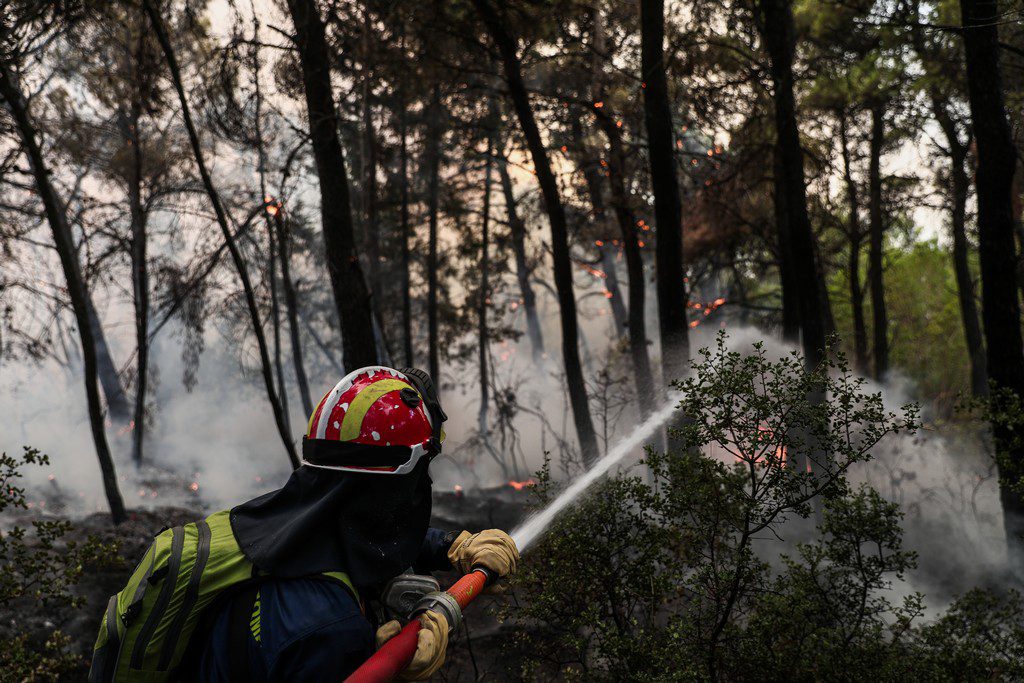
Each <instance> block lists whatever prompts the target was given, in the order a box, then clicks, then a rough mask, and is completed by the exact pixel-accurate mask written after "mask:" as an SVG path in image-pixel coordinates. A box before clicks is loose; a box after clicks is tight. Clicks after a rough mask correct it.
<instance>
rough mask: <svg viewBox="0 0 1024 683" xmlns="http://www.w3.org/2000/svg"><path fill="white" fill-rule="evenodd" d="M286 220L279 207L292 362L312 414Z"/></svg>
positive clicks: (306, 408) (276, 218) (277, 220)
mask: <svg viewBox="0 0 1024 683" xmlns="http://www.w3.org/2000/svg"><path fill="white" fill-rule="evenodd" d="M286 220H287V219H286V218H285V216H284V209H283V208H282V207H278V210H277V212H276V213H275V214H274V226H275V227H276V229H277V244H278V257H279V258H280V259H281V287H282V289H284V307H285V312H286V313H287V315H288V331H289V334H290V337H291V344H292V364H293V365H294V366H295V382H296V384H298V385H299V398H300V399H301V400H302V410H303V411H304V412H305V414H306V415H312V414H313V401H312V400H311V398H312V397H311V396H310V393H309V378H308V377H307V375H306V363H305V361H304V360H303V354H302V336H301V334H300V332H299V302H298V299H297V297H296V296H295V284H294V282H293V280H292V264H291V260H292V257H291V251H290V250H291V235H290V234H289V230H288V227H287V225H286Z"/></svg>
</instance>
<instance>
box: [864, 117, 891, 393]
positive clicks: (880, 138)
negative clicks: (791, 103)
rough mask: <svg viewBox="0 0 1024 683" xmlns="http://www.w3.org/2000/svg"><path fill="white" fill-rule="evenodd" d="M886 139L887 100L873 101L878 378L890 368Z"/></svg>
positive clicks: (871, 269) (872, 252) (872, 266)
mask: <svg viewBox="0 0 1024 683" xmlns="http://www.w3.org/2000/svg"><path fill="white" fill-rule="evenodd" d="M884 142H885V102H884V101H882V100H878V101H876V102H874V103H872V105H871V143H870V158H869V160H868V214H869V218H870V220H871V244H870V249H869V251H868V258H869V263H868V275H869V283H870V286H871V320H872V324H871V332H872V337H873V340H874V344H873V351H874V357H875V375H874V377H875V379H876V380H878V381H883V380H885V377H886V375H887V374H888V372H889V316H888V314H887V313H886V310H885V285H884V282H883V274H882V268H883V263H882V258H883V255H884V248H885V228H886V225H885V223H886V220H885V211H884V208H883V206H882V145H883V144H884Z"/></svg>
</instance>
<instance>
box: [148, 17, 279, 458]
mask: <svg viewBox="0 0 1024 683" xmlns="http://www.w3.org/2000/svg"><path fill="white" fill-rule="evenodd" d="M142 4H143V7H144V8H145V10H146V14H148V15H149V20H150V22H152V24H153V30H154V32H155V33H156V37H157V40H158V41H159V43H160V47H161V49H162V50H163V53H164V58H165V59H166V61H167V66H168V70H169V71H170V75H171V82H172V84H173V85H174V90H175V91H176V93H177V95H178V102H179V103H180V104H181V116H182V119H183V120H184V122H185V129H186V131H188V139H189V143H190V144H191V146H192V154H193V156H194V157H195V161H196V166H197V167H198V169H199V176H200V177H201V178H202V182H203V188H204V189H205V190H206V194H207V196H208V197H209V198H210V204H212V205H213V212H214V214H215V215H216V216H217V224H218V225H219V226H220V230H221V234H222V235H223V236H224V242H225V244H226V245H227V247H228V251H229V252H230V253H231V259H232V261H233V262H234V265H235V270H237V271H238V279H239V280H240V281H241V284H242V290H243V292H244V294H245V304H246V308H247V309H248V312H249V319H250V322H251V324H252V330H253V334H254V335H255V337H256V345H257V347H258V349H259V355H260V368H261V370H262V374H263V383H264V386H265V387H266V390H267V400H268V401H269V402H270V407H271V410H272V411H273V413H274V421H275V422H276V423H277V431H278V433H279V434H280V435H281V441H282V442H283V443H284V447H285V451H286V452H287V453H288V460H289V461H290V462H291V464H292V467H296V468H297V467H298V466H299V457H298V455H297V454H296V452H295V444H294V443H292V437H291V428H290V427H289V425H288V417H287V415H285V413H284V409H283V407H282V405H281V401H280V399H279V398H278V395H277V391H276V390H275V389H274V377H273V374H272V369H271V364H270V353H269V351H268V349H267V338H266V334H265V333H264V331H263V324H262V322H261V321H260V312H259V308H258V307H257V305H256V294H255V292H254V291H253V287H252V282H251V281H250V279H249V271H248V269H247V268H246V265H245V260H244V259H243V258H242V252H241V251H240V250H239V249H238V245H237V244H235V238H234V236H233V235H232V234H231V229H230V228H229V227H228V217H227V214H226V213H225V212H224V206H223V205H222V204H221V201H220V195H219V194H218V193H217V190H216V188H215V187H214V186H213V179H212V178H211V177H210V172H209V170H208V169H207V168H206V160H205V158H204V155H203V148H202V145H201V144H200V142H199V134H198V133H197V132H196V127H195V125H194V124H193V122H192V111H191V108H190V107H189V104H188V98H187V97H186V96H185V88H184V86H183V85H182V81H181V70H180V69H179V68H178V60H177V57H176V56H175V54H174V48H173V46H172V45H171V41H170V38H169V37H168V35H167V29H166V28H165V27H164V23H163V19H161V17H160V14H159V13H158V12H157V10H156V8H155V7H154V6H153V4H152V0H143V1H142Z"/></svg>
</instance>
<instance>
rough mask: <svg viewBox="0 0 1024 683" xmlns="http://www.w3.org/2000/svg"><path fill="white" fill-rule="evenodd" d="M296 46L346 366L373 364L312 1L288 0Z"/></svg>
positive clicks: (322, 39) (369, 321)
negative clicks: (318, 181) (318, 182)
mask: <svg viewBox="0 0 1024 683" xmlns="http://www.w3.org/2000/svg"><path fill="white" fill-rule="evenodd" d="M288 9H289V11H290V13H291V17H292V22H293V23H294V25H295V46H296V48H297V50H298V56H299V61H300V62H301V64H302V82H303V85H304V86H305V94H306V109H307V112H308V115H309V134H310V142H311V144H312V146H313V156H314V158H315V160H316V170H317V177H318V178H319V179H320V215H321V221H322V223H323V233H324V246H325V252H326V259H327V270H328V272H329V274H330V276H331V286H332V288H333V290H334V301H335V304H336V306H337V309H338V319H339V321H340V323H341V330H342V343H343V348H344V358H345V367H346V368H348V369H349V370H355V369H357V368H360V367H363V366H366V365H376V363H377V360H378V358H377V346H376V340H375V338H374V327H373V314H372V311H371V302H370V292H369V290H368V289H367V286H366V280H365V278H364V277H363V269H362V266H360V264H359V255H358V253H357V252H356V242H355V232H354V230H353V228H352V208H351V201H350V198H349V191H348V178H347V177H346V176H345V155H344V153H343V152H342V149H341V142H340V141H339V140H338V131H337V126H338V117H337V111H336V110H335V107H334V95H333V93H332V90H331V68H330V59H329V56H328V51H327V38H326V35H325V32H324V24H323V20H322V19H321V17H320V13H319V10H318V9H317V5H316V2H315V0H288Z"/></svg>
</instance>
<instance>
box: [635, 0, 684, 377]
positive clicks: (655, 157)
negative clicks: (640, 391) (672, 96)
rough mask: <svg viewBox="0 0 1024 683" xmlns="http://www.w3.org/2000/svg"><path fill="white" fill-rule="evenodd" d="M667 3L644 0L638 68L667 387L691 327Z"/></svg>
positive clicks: (680, 365)
mask: <svg viewBox="0 0 1024 683" xmlns="http://www.w3.org/2000/svg"><path fill="white" fill-rule="evenodd" d="M664 42H665V3H664V0H640V69H641V81H642V85H641V87H642V88H643V91H644V121H645V123H646V126H647V147H648V155H647V156H648V159H649V160H650V165H651V189H652V190H653V192H654V220H655V223H656V227H657V230H658V235H657V245H656V247H655V264H656V266H657V278H658V279H657V288H658V325H659V330H660V332H661V372H662V381H663V383H664V384H665V385H666V386H667V385H668V384H670V383H671V382H672V381H673V380H676V379H679V378H680V377H682V375H683V373H684V372H686V364H687V361H688V359H689V355H690V349H689V327H688V324H687V322H686V306H687V303H688V302H687V294H686V269H685V267H684V264H683V207H682V198H681V196H680V194H679V181H678V179H677V177H676V162H675V151H674V147H673V141H672V107H671V104H670V101H669V93H668V80H667V79H666V76H665V66H666V65H665V55H664Z"/></svg>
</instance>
